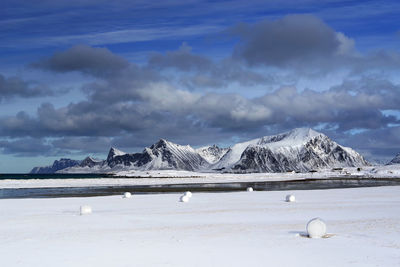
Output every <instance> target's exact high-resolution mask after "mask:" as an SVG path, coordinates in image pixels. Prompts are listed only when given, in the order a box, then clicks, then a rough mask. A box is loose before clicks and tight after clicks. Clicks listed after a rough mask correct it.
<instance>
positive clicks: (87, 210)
mask: <svg viewBox="0 0 400 267" xmlns="http://www.w3.org/2000/svg"><path fill="white" fill-rule="evenodd" d="M80 212H81V215H85V214H90V213H92V207H90V206H87V205H85V206H81V209H80Z"/></svg>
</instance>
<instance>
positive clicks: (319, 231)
mask: <svg viewBox="0 0 400 267" xmlns="http://www.w3.org/2000/svg"><path fill="white" fill-rule="evenodd" d="M307 233H308V237H310V238H321V237H323V236H324V235H325V234H326V224H325V223H324V221H323V220H321V219H320V218H314V219H312V220H311V221H309V222H308V223H307Z"/></svg>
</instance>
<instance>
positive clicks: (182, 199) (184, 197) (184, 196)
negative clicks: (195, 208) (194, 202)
mask: <svg viewBox="0 0 400 267" xmlns="http://www.w3.org/2000/svg"><path fill="white" fill-rule="evenodd" d="M189 199H190V197H189V196H187V195H183V196H181V198H180V199H179V200H180V202H189Z"/></svg>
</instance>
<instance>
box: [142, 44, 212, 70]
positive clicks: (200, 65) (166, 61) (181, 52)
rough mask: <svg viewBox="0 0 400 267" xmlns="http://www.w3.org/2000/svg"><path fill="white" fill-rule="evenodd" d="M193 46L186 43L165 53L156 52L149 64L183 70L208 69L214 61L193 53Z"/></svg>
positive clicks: (154, 66)
mask: <svg viewBox="0 0 400 267" xmlns="http://www.w3.org/2000/svg"><path fill="white" fill-rule="evenodd" d="M191 50H192V48H191V47H190V46H188V45H187V44H186V43H183V44H182V46H181V47H180V48H179V49H178V50H176V51H168V52H167V53H166V54H165V55H163V54H160V53H156V54H153V55H151V57H150V58H149V62H148V65H149V66H150V67H153V68H158V69H160V68H175V69H178V70H181V71H192V70H195V71H207V70H209V69H210V68H212V67H213V62H212V61H211V60H209V59H208V58H206V57H202V56H198V55H195V54H193V53H191Z"/></svg>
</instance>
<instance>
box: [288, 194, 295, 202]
mask: <svg viewBox="0 0 400 267" xmlns="http://www.w3.org/2000/svg"><path fill="white" fill-rule="evenodd" d="M295 201H296V197H295V196H294V195H287V196H286V202H295Z"/></svg>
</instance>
